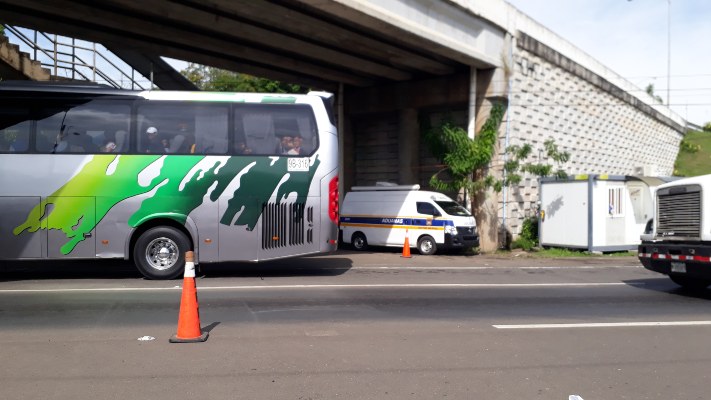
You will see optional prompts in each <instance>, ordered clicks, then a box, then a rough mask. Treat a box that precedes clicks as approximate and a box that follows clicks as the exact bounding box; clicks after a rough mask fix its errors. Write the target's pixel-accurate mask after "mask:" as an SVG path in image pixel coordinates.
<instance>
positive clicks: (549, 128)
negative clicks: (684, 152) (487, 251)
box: [495, 34, 684, 236]
mask: <svg viewBox="0 0 711 400" xmlns="http://www.w3.org/2000/svg"><path fill="white" fill-rule="evenodd" d="M518 36H519V37H518V38H517V45H516V46H515V48H514V52H513V65H512V67H513V68H512V79H511V96H510V99H509V101H510V103H509V108H508V112H507V120H508V126H506V124H504V125H503V126H502V128H501V134H500V144H503V143H505V141H506V136H507V135H508V142H509V144H511V145H516V144H518V145H520V144H523V143H529V144H530V145H531V146H532V147H533V149H534V150H533V154H532V155H531V157H530V159H529V161H530V162H533V163H538V162H539V157H540V160H541V162H543V163H546V162H551V163H552V160H547V159H546V152H545V150H544V147H543V142H544V141H545V140H547V139H549V138H552V139H554V140H555V142H556V144H558V146H559V148H560V149H562V150H565V151H568V152H569V153H570V154H571V159H570V161H569V162H568V163H567V164H565V165H563V168H564V170H565V171H566V172H567V173H568V174H614V175H652V176H669V175H671V174H672V172H673V168H674V161H675V160H676V156H677V151H678V149H679V142H680V141H681V139H682V138H683V136H682V132H683V131H684V129H683V127H681V126H680V125H679V124H677V123H675V122H674V121H672V120H669V119H668V118H665V117H664V115H662V114H660V113H659V112H657V111H656V110H654V109H652V108H650V107H649V106H646V105H643V104H639V102H637V101H636V99H635V98H633V97H631V96H629V94H628V93H626V92H623V91H620V90H619V89H618V88H616V87H615V86H614V85H610V84H609V83H608V82H606V81H605V80H604V79H603V78H601V77H600V76H598V75H595V74H593V73H592V72H590V71H587V70H585V68H583V67H581V66H580V65H578V64H575V63H574V62H572V61H570V60H569V59H566V58H565V57H564V56H562V55H561V54H559V53H556V52H555V51H553V50H551V49H550V48H547V47H546V46H544V45H542V44H541V43H540V42H536V41H535V39H532V38H530V37H527V36H526V35H523V34H519V35H518ZM500 147H501V148H503V145H502V146H500ZM503 161H504V155H503V154H499V158H498V160H497V163H496V164H495V166H496V167H498V168H501V166H502V164H503ZM526 178H527V179H524V181H522V182H521V185H520V186H519V187H518V188H514V189H512V190H508V191H507V193H501V194H500V195H499V210H500V211H499V216H500V218H502V217H503V218H505V224H506V226H507V227H508V228H509V231H510V232H511V233H512V234H514V236H515V235H517V234H518V233H519V232H520V225H521V222H522V221H523V219H524V218H525V217H528V216H531V215H533V214H534V213H535V207H536V201H537V199H538V182H537V178H536V177H530V176H529V177H526ZM504 202H506V206H505V207H504ZM504 209H505V211H504ZM502 222H503V221H502Z"/></svg>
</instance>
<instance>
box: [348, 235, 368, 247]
mask: <svg viewBox="0 0 711 400" xmlns="http://www.w3.org/2000/svg"><path fill="white" fill-rule="evenodd" d="M351 246H353V248H354V249H356V250H358V251H363V250H366V249H367V248H368V239H366V238H365V235H364V234H363V233H362V232H356V233H354V234H353V236H351Z"/></svg>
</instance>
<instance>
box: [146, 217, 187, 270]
mask: <svg viewBox="0 0 711 400" xmlns="http://www.w3.org/2000/svg"><path fill="white" fill-rule="evenodd" d="M188 250H190V240H188V237H187V236H186V235H185V234H184V233H183V232H181V231H180V230H178V229H175V228H171V227H169V226H158V227H155V228H151V229H149V230H147V231H145V232H143V234H142V235H141V236H140V237H139V238H138V240H137V241H136V245H135V246H134V247H133V262H134V263H135V264H136V268H138V270H139V271H140V272H141V273H142V274H143V276H145V277H146V278H148V279H174V278H177V277H178V276H180V274H181V273H183V270H184V267H185V252H186V251H188Z"/></svg>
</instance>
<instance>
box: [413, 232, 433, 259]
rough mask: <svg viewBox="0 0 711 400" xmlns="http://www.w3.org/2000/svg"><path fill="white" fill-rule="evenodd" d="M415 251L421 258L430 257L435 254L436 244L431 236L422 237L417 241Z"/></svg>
mask: <svg viewBox="0 0 711 400" xmlns="http://www.w3.org/2000/svg"><path fill="white" fill-rule="evenodd" d="M417 251H419V252H420V254H422V255H423V256H431V255H432V254H434V253H436V252H437V243H436V242H435V240H434V239H433V238H432V236H426V235H425V236H422V237H421V238H420V239H419V240H418V241H417Z"/></svg>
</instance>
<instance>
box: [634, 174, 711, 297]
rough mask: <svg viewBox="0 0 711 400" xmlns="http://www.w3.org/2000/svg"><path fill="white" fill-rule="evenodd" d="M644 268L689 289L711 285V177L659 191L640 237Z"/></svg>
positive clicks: (673, 184) (676, 182) (675, 184)
mask: <svg viewBox="0 0 711 400" xmlns="http://www.w3.org/2000/svg"><path fill="white" fill-rule="evenodd" d="M641 239H642V242H641V244H640V245H639V248H638V257H639V260H640V261H641V262H642V265H644V267H645V268H647V269H649V270H652V271H656V272H660V273H662V274H666V275H669V278H671V280H672V281H674V282H675V283H677V284H678V285H680V286H682V287H684V288H688V289H704V288H706V287H708V286H709V285H710V284H711V175H702V176H697V177H693V178H686V179H680V180H677V181H674V182H670V183H667V184H664V185H661V186H659V187H658V188H657V192H656V206H655V210H654V219H653V222H652V223H650V224H648V225H647V229H646V231H645V233H644V234H643V235H642V237H641Z"/></svg>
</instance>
